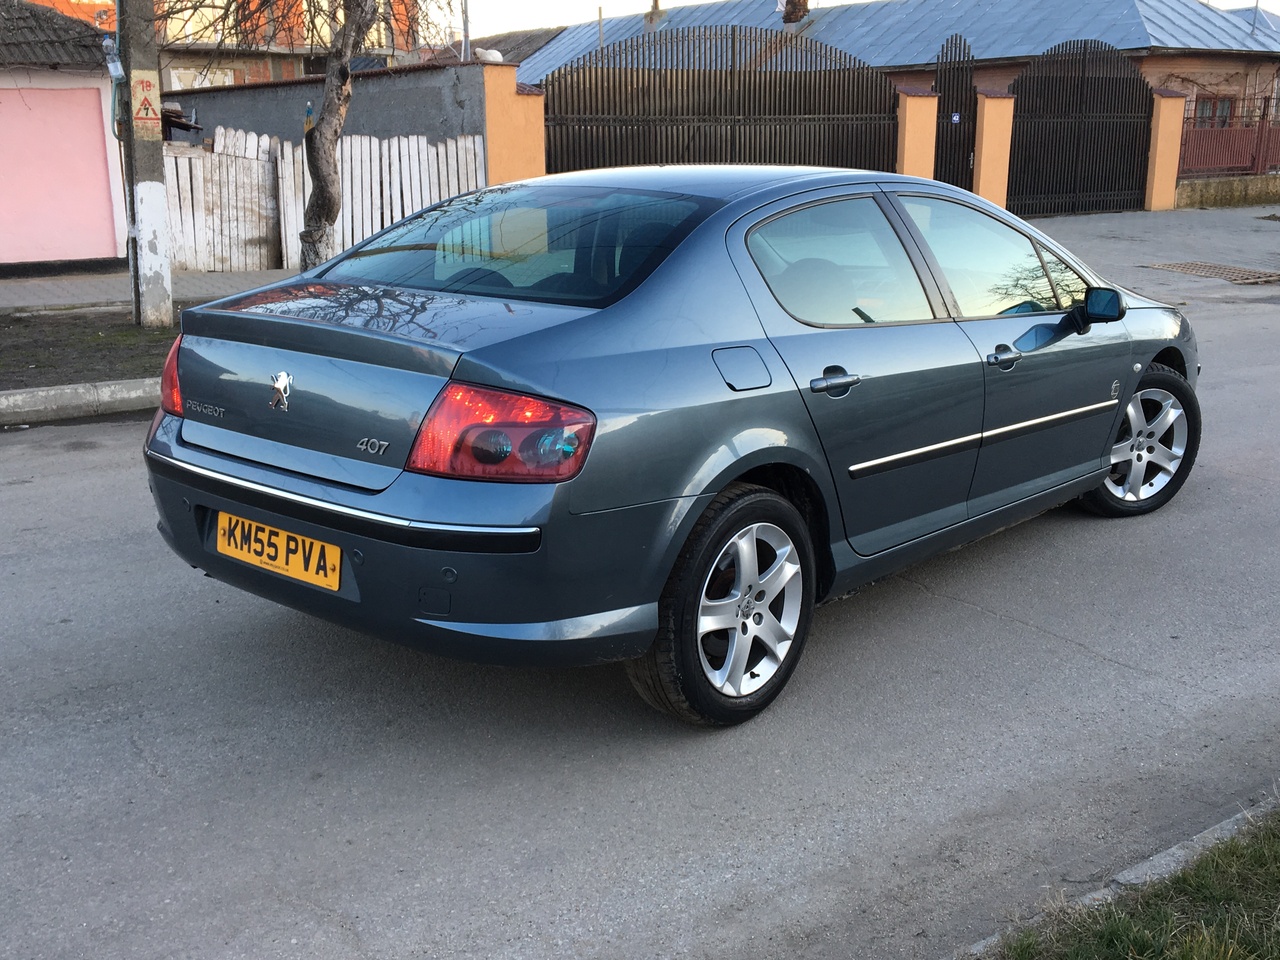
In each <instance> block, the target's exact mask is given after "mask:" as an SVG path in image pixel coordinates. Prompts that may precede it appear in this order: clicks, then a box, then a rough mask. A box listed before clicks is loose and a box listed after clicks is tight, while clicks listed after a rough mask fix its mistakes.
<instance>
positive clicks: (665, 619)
mask: <svg viewBox="0 0 1280 960" xmlns="http://www.w3.org/2000/svg"><path fill="white" fill-rule="evenodd" d="M815 566H816V564H815V561H814V554H813V546H812V542H811V538H810V536H809V530H808V527H807V526H806V524H805V521H804V518H803V517H802V516H801V515H800V513H799V511H797V510H796V508H795V507H794V506H792V505H791V503H789V502H788V501H787V500H784V499H783V498H782V497H780V496H778V495H777V494H776V493H774V492H773V491H771V490H767V489H764V488H762V487H755V486H749V485H747V484H741V483H735V484H733V485H731V486H730V487H728V488H727V489H726V490H725V491H724V492H723V493H721V494H720V495H719V496H718V497H716V499H715V500H713V501H712V503H711V505H710V506H709V507H708V508H707V511H706V513H704V514H703V515H702V517H700V518H699V520H698V523H697V525H696V526H695V527H694V529H693V532H692V533H691V534H690V536H689V541H688V543H687V544H685V548H684V550H683V551H682V552H681V554H680V559H679V560H678V561H677V563H676V566H675V570H674V571H673V572H672V574H671V578H670V579H669V580H668V581H667V586H666V588H665V589H664V590H663V594H662V599H661V601H660V604H659V618H660V620H659V629H658V637H657V639H656V640H655V641H654V644H653V646H652V647H651V648H650V649H649V652H648V653H647V654H645V656H643V657H641V658H640V659H638V660H632V661H629V662H628V663H627V676H628V677H629V678H630V680H631V683H632V685H633V686H634V687H635V688H636V690H637V692H639V694H640V696H641V697H643V698H644V699H645V700H646V701H647V702H648V703H649V704H650V705H652V706H654V707H657V708H658V709H659V710H663V711H666V712H668V713H671V714H674V715H675V716H677V717H679V718H680V719H682V720H685V721H688V722H690V723H696V724H701V725H704V726H729V725H732V724H736V723H742V722H743V721H744V720H749V719H751V718H752V717H754V716H755V715H756V714H757V713H759V712H760V711H761V710H763V709H764V708H765V707H767V706H768V705H769V704H770V703H771V702H772V701H773V699H774V698H775V697H776V696H777V695H778V694H779V693H780V692H781V691H782V688H783V686H784V685H785V684H786V682H787V680H788V678H789V677H790V676H791V673H792V671H793V670H794V669H795V665H796V661H797V660H798V659H799V657H800V651H801V649H802V648H803V647H804V641H805V636H806V634H807V633H808V630H809V620H810V618H811V617H812V615H813V604H814V580H815Z"/></svg>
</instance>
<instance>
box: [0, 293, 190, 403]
mask: <svg viewBox="0 0 1280 960" xmlns="http://www.w3.org/2000/svg"><path fill="white" fill-rule="evenodd" d="M177 335H178V329H177V327H176V326H175V327H174V328H172V329H162V330H154V329H143V328H142V327H139V326H135V325H134V322H133V317H132V314H131V312H130V310H129V308H127V307H123V308H121V309H120V310H119V311H115V310H103V311H95V312H92V313H74V312H67V313H61V312H59V313H44V314H36V315H27V316H21V317H14V316H7V317H0V390H16V389H21V388H24V387H54V386H60V385H62V384H68V383H99V382H101V381H104V380H134V379H138V378H140V377H158V376H160V369H161V367H163V366H164V358H165V356H166V355H167V354H168V353H169V347H170V346H171V345H172V344H173V338H174V337H176V336H177Z"/></svg>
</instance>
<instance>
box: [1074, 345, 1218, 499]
mask: <svg viewBox="0 0 1280 960" xmlns="http://www.w3.org/2000/svg"><path fill="white" fill-rule="evenodd" d="M1199 449H1200V403H1199V401H1197V400H1196V395H1195V391H1193V390H1192V389H1191V385H1190V384H1188V383H1187V381H1186V380H1185V379H1183V377H1182V376H1181V375H1180V374H1179V373H1178V372H1177V371H1176V370H1173V369H1171V368H1170V367H1166V366H1164V365H1163V364H1159V363H1153V364H1152V365H1151V366H1150V367H1148V368H1147V372H1146V373H1144V374H1143V375H1142V379H1141V380H1139V381H1138V389H1137V390H1135V391H1134V393H1133V399H1132V400H1130V401H1129V406H1128V407H1127V408H1126V409H1125V416H1124V419H1123V420H1122V421H1121V423H1120V429H1119V431H1118V432H1117V434H1116V438H1115V441H1114V442H1113V444H1112V447H1111V473H1110V474H1108V475H1107V478H1106V479H1105V480H1103V481H1102V483H1101V484H1099V485H1098V487H1097V488H1096V489H1094V490H1091V491H1089V492H1088V493H1086V494H1085V495H1084V496H1083V497H1082V498H1081V503H1082V504H1083V505H1084V506H1085V507H1086V508H1088V509H1089V510H1092V511H1093V512H1094V513H1098V514H1101V515H1103V516H1106V517H1131V516H1137V515H1139V514H1143V513H1150V512H1151V511H1152V510H1157V509H1159V508H1160V507H1162V506H1164V505H1165V504H1166V503H1168V502H1169V501H1170V500H1172V499H1173V497H1174V494H1176V493H1177V492H1178V490H1180V489H1181V488H1182V485H1183V484H1184V483H1185V482H1186V480H1187V474H1189V473H1190V472H1191V467H1192V465H1193V464H1194V463H1195V461H1196V453H1197V452H1198V451H1199Z"/></svg>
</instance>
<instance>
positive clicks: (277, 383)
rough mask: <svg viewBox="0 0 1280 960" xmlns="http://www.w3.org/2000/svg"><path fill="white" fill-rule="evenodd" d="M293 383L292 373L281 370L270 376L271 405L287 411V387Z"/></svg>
mask: <svg viewBox="0 0 1280 960" xmlns="http://www.w3.org/2000/svg"><path fill="white" fill-rule="evenodd" d="M292 385H293V374H291V373H286V372H285V371H283V370H281V371H280V372H279V373H277V374H276V375H275V376H273V377H272V378H271V391H272V392H271V404H270V405H271V407H272V408H273V409H276V410H283V411H284V412H285V413H288V412H289V387H291V386H292Z"/></svg>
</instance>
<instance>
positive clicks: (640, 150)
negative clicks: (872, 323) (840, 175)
mask: <svg viewBox="0 0 1280 960" xmlns="http://www.w3.org/2000/svg"><path fill="white" fill-rule="evenodd" d="M544 89H545V91H546V117H547V119H546V123H547V131H546V132H547V171H548V172H549V173H558V172H561V171H565V170H583V169H587V168H591V167H611V166H622V165H626V164H637V163H798V164H821V165H830V166H840V167H865V168H867V169H872V170H892V169H894V166H895V162H896V160H897V141H898V115H897V94H896V93H895V91H894V88H893V85H892V84H891V83H890V82H889V80H888V79H887V78H886V77H885V76H884V75H883V74H881V73H880V72H879V71H877V70H875V69H873V68H872V67H869V66H867V65H866V64H865V63H863V62H862V61H861V60H858V59H857V58H856V57H852V56H850V55H849V54H847V53H845V52H844V51H842V50H837V49H835V48H834V47H829V46H827V45H826V44H822V43H817V42H815V41H813V40H809V39H806V38H804V37H799V36H796V35H794V34H789V33H782V32H779V31H776V30H766V29H762V28H758V27H701V28H695V29H689V30H673V31H670V32H659V33H654V34H644V35H641V36H637V37H632V38H631V39H629V40H624V41H621V42H619V43H615V44H613V45H611V46H608V47H604V48H602V49H601V50H598V51H595V52H592V53H590V54H588V55H586V56H585V57H582V58H581V59H579V60H577V61H575V62H573V63H570V64H567V65H565V66H564V67H561V68H560V69H559V70H556V71H555V72H554V73H552V74H550V75H549V76H548V77H547V78H546V80H545V81H544Z"/></svg>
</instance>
